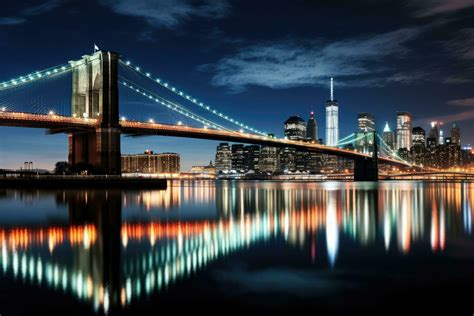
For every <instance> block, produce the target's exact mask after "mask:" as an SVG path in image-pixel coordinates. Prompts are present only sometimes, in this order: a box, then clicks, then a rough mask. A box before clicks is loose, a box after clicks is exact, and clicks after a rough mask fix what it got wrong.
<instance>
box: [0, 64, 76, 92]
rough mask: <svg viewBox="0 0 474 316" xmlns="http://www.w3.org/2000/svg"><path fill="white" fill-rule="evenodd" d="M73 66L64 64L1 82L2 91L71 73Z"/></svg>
mask: <svg viewBox="0 0 474 316" xmlns="http://www.w3.org/2000/svg"><path fill="white" fill-rule="evenodd" d="M71 70H72V66H71V65H69V64H62V65H58V66H54V67H50V68H47V69H44V70H38V71H35V72H32V73H29V74H27V75H23V76H19V77H17V78H13V79H10V80H7V81H3V82H0V91H3V90H7V89H11V88H15V87H18V86H20V85H25V84H28V83H31V82H36V81H38V80H42V79H45V78H49V77H52V76H55V75H59V74H63V73H65V72H68V71H71Z"/></svg>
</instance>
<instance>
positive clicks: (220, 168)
mask: <svg viewBox="0 0 474 316" xmlns="http://www.w3.org/2000/svg"><path fill="white" fill-rule="evenodd" d="M215 166H216V171H217V172H228V171H230V169H231V168H232V151H231V150H230V146H229V144H228V143H220V144H219V145H218V146H217V150H216V162H215Z"/></svg>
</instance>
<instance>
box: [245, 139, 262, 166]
mask: <svg viewBox="0 0 474 316" xmlns="http://www.w3.org/2000/svg"><path fill="white" fill-rule="evenodd" d="M259 164H260V146H258V145H249V146H245V147H244V169H245V171H249V170H253V171H258V170H259Z"/></svg>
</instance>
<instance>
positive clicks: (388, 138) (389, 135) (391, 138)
mask: <svg viewBox="0 0 474 316" xmlns="http://www.w3.org/2000/svg"><path fill="white" fill-rule="evenodd" d="M382 139H383V141H384V142H385V143H386V144H387V145H388V147H390V149H392V150H393V149H395V135H394V134H393V132H392V130H391V129H390V126H389V125H388V122H386V123H385V127H384V129H383V133H382Z"/></svg>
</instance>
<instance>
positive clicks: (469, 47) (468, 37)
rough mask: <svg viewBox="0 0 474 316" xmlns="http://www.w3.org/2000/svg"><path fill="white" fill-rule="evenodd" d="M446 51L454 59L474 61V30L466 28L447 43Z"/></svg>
mask: <svg viewBox="0 0 474 316" xmlns="http://www.w3.org/2000/svg"><path fill="white" fill-rule="evenodd" d="M445 47H446V49H447V50H448V51H449V52H450V53H451V54H452V56H453V57H456V58H458V59H463V60H472V59H474V28H465V29H461V30H459V31H458V33H457V35H456V36H455V37H454V38H453V39H451V40H449V41H447V42H446V43H445Z"/></svg>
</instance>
